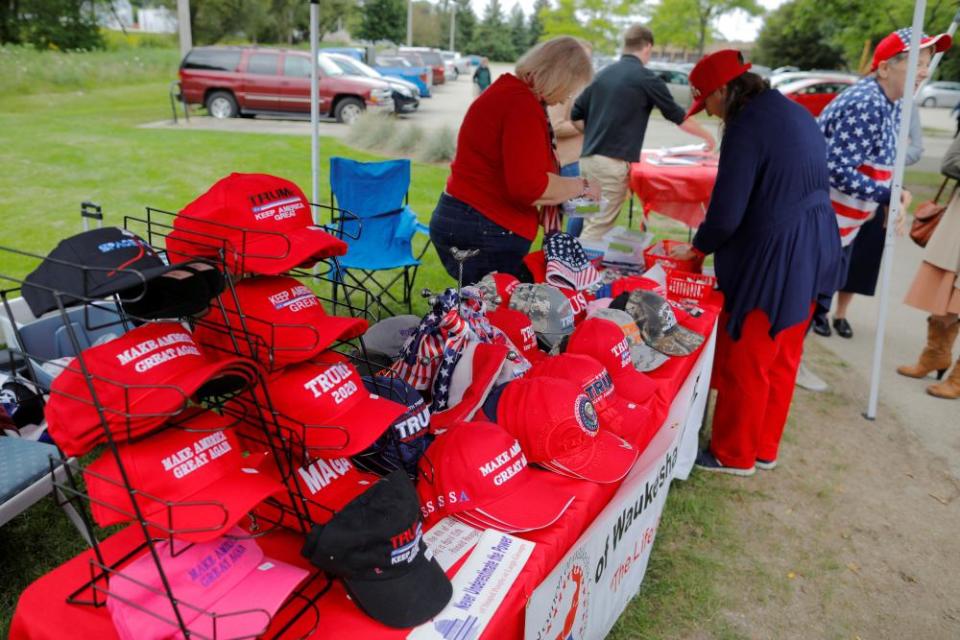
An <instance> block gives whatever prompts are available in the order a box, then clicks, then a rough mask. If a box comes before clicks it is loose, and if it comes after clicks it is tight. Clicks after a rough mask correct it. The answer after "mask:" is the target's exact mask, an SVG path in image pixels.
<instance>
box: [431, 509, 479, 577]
mask: <svg viewBox="0 0 960 640" xmlns="http://www.w3.org/2000/svg"><path fill="white" fill-rule="evenodd" d="M481 533H483V532H482V531H480V529H475V528H474V527H471V526H470V525H468V524H465V523H463V522H460V521H459V520H457V519H456V518H451V517H449V516H448V517H446V518H444V519H443V520H441V521H440V522H438V523H437V524H435V525H434V526H432V527H430V530H429V531H427V532H426V533H425V534H423V541H424V542H426V543H427V547H428V548H429V549H430V551H432V552H433V557H434V558H436V559H437V562H438V563H439V564H440V566H441V567H442V568H443V570H444V571H447V570H448V569H450V567H452V566H453V565H455V564H457V562H459V561H460V558H462V557H463V556H464V555H466V553H467V551H470V549H472V548H473V546H474V545H475V544H477V541H478V540H479V539H480V534H481Z"/></svg>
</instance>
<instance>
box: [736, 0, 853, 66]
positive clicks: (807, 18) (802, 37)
mask: <svg viewBox="0 0 960 640" xmlns="http://www.w3.org/2000/svg"><path fill="white" fill-rule="evenodd" d="M822 4H823V2H822V0H794V1H793V2H789V3H787V4H784V5H782V6H781V7H779V8H778V9H776V10H775V11H773V12H772V13H770V14H769V15H768V16H767V18H766V20H765V21H764V23H763V28H762V29H761V30H760V34H759V36H758V37H757V45H756V48H755V49H754V50H753V58H754V59H755V60H756V61H757V62H761V63H763V64H765V65H767V66H769V67H772V68H776V67H780V66H785V65H794V66H797V67H800V68H801V69H839V68H842V67H844V66H845V65H846V60H845V58H844V55H843V48H842V47H841V46H839V45H838V44H837V43H836V42H835V40H834V38H835V36H836V33H837V31H838V29H837V28H836V23H835V22H834V21H833V19H832V18H831V17H830V15H829V14H827V13H825V12H823V11H822Z"/></svg>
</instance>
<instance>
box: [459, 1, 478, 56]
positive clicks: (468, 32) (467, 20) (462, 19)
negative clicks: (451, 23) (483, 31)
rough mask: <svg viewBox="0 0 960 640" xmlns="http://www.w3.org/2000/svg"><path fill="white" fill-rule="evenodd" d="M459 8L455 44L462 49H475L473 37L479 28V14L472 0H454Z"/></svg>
mask: <svg viewBox="0 0 960 640" xmlns="http://www.w3.org/2000/svg"><path fill="white" fill-rule="evenodd" d="M454 5H455V6H456V8H457V20H456V34H455V36H454V42H453V45H454V46H455V47H456V48H457V49H458V50H460V51H463V52H464V53H467V52H469V51H473V49H472V47H473V38H474V35H475V33H474V32H475V31H476V29H477V14H475V13H474V12H473V7H472V6H471V5H470V0H454Z"/></svg>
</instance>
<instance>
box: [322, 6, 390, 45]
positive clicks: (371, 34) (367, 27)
mask: <svg viewBox="0 0 960 640" xmlns="http://www.w3.org/2000/svg"><path fill="white" fill-rule="evenodd" d="M321 4H322V3H321ZM406 29H407V4H406V2H405V1H404V0H364V3H363V20H362V21H361V22H360V30H359V31H358V32H357V33H356V36H357V37H358V38H360V39H362V40H370V41H372V42H376V41H377V40H389V41H391V42H403V40H404V38H406V33H407V31H406Z"/></svg>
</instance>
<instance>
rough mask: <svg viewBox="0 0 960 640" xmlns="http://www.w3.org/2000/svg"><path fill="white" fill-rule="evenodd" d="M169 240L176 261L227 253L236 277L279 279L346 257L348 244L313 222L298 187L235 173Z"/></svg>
mask: <svg viewBox="0 0 960 640" xmlns="http://www.w3.org/2000/svg"><path fill="white" fill-rule="evenodd" d="M173 229H174V230H173V231H172V232H171V233H170V234H169V236H168V237H167V255H168V256H169V258H170V261H171V262H174V263H176V262H183V261H185V260H187V259H188V257H190V256H194V257H203V256H212V257H216V256H218V255H219V253H220V251H221V250H223V251H224V252H225V257H226V261H227V267H228V268H229V269H230V270H231V271H232V272H233V273H235V274H241V273H256V274H262V275H278V274H281V273H283V272H285V271H289V270H290V269H293V268H295V267H302V266H310V265H312V264H313V263H315V262H316V261H317V260H322V259H324V258H330V257H334V256H342V255H344V254H345V253H346V252H347V245H346V243H345V242H343V241H342V240H339V239H337V238H335V237H333V236H332V235H330V234H329V233H327V232H326V231H325V230H324V229H323V228H322V227H319V226H316V225H315V224H314V223H313V215H312V213H311V207H310V203H309V201H308V200H307V198H306V196H305V195H304V194H303V191H301V190H300V187H298V186H297V185H296V184H294V183H293V182H291V181H289V180H284V179H283V178H278V177H276V176H271V175H267V174H263V173H231V174H230V175H229V176H227V177H225V178H222V179H220V180H219V181H218V182H217V183H216V184H214V185H213V186H212V187H210V189H209V190H208V191H207V192H206V193H204V194H202V195H201V196H200V197H198V198H197V199H196V200H194V201H193V202H191V203H190V204H188V205H187V206H186V207H184V208H183V210H182V211H180V215H178V216H177V217H176V218H174V221H173Z"/></svg>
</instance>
